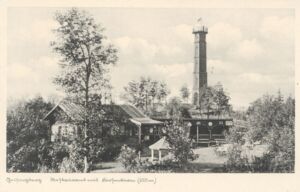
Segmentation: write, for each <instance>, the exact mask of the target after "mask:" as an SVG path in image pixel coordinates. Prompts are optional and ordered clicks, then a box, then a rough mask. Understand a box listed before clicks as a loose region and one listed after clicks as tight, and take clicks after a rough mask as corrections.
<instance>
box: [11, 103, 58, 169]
mask: <svg viewBox="0 0 300 192" xmlns="http://www.w3.org/2000/svg"><path fill="white" fill-rule="evenodd" d="M52 107H53V105H52V104H51V103H48V102H45V101H44V100H43V98H42V97H36V98H34V99H31V100H29V101H20V102H18V103H17V104H16V105H15V106H11V107H10V108H9V109H8V111H7V170H8V171H10V172H34V171H37V169H38V167H39V166H41V165H42V164H44V163H46V162H43V159H45V158H46V156H47V145H48V143H47V142H46V141H45V140H47V139H48V136H49V134H48V125H47V123H46V122H44V121H42V120H41V119H43V118H44V116H45V115H46V113H47V112H48V111H49V110H50V109H51V108H52Z"/></svg>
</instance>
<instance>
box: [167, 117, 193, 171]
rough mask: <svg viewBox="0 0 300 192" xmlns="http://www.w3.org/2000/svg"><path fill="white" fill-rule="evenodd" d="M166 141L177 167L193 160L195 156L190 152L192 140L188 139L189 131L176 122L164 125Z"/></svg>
mask: <svg viewBox="0 0 300 192" xmlns="http://www.w3.org/2000/svg"><path fill="white" fill-rule="evenodd" d="M165 131H166V134H165V136H166V139H167V141H168V143H169V145H170V148H171V149H170V152H171V153H172V154H173V155H174V158H175V159H174V160H175V161H176V162H178V163H179V165H181V166H184V165H185V164H186V163H187V162H188V160H194V159H196V158H197V155H195V154H194V152H193V150H192V140H191V139H190V138H189V134H188V132H189V129H188V127H187V126H185V125H184V124H183V123H181V122H180V121H178V120H173V123H172V124H170V125H166V127H165Z"/></svg>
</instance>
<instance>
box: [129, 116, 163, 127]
mask: <svg viewBox="0 0 300 192" xmlns="http://www.w3.org/2000/svg"><path fill="white" fill-rule="evenodd" d="M130 121H131V122H132V123H134V124H136V125H160V124H163V122H161V121H157V120H153V119H150V118H149V117H145V118H131V119H130Z"/></svg>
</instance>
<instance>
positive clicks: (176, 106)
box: [165, 97, 191, 118]
mask: <svg viewBox="0 0 300 192" xmlns="http://www.w3.org/2000/svg"><path fill="white" fill-rule="evenodd" d="M165 108H166V111H167V116H168V117H171V118H190V117H191V116H190V113H189V111H188V107H186V106H184V105H183V104H182V102H181V99H180V98H179V97H171V98H170V100H169V102H168V103H167V104H166V106H165Z"/></svg>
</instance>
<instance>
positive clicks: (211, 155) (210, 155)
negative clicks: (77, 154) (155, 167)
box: [91, 147, 227, 173]
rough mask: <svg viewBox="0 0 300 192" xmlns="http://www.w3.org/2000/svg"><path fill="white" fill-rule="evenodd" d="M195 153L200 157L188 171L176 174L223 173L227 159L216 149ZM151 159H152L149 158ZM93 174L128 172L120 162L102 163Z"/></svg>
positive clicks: (96, 165)
mask: <svg viewBox="0 0 300 192" xmlns="http://www.w3.org/2000/svg"><path fill="white" fill-rule="evenodd" d="M194 153H195V154H197V155H198V156H199V157H198V158H197V159H195V160H194V161H192V162H190V163H189V164H188V165H187V166H186V169H184V170H176V172H190V173H218V172H222V170H223V164H224V163H225V162H226V160H227V159H226V157H224V156H220V155H218V154H217V153H216V152H215V148H214V147H200V148H196V149H194ZM149 158H150V157H149ZM91 172H93V173H124V172H126V170H125V169H124V168H123V167H122V164H121V163H120V162H118V161H112V162H101V163H98V164H95V165H94V170H93V171H91Z"/></svg>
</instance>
